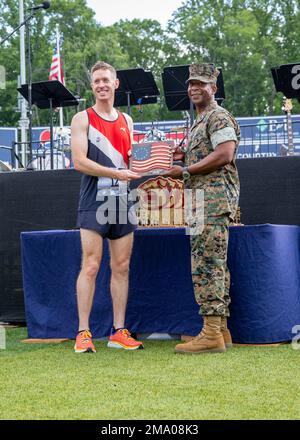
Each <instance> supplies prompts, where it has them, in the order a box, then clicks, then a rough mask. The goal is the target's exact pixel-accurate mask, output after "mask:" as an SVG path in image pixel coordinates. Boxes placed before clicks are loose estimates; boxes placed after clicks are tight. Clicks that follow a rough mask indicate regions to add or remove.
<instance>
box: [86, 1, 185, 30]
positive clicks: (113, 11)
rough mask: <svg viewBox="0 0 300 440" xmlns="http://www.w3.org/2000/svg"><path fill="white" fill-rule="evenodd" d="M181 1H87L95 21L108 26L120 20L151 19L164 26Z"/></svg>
mask: <svg viewBox="0 0 300 440" xmlns="http://www.w3.org/2000/svg"><path fill="white" fill-rule="evenodd" d="M182 2H183V0H87V4H88V6H89V7H90V8H92V9H94V11H95V12H96V18H97V21H100V22H101V24H102V25H103V26H109V25H111V24H113V23H115V22H116V21H119V20H121V19H124V20H125V19H128V20H132V19H133V18H140V19H143V18H152V19H154V20H157V21H159V22H160V23H161V24H162V25H165V24H166V23H167V21H168V20H169V19H170V18H171V16H172V12H174V11H175V10H176V9H177V8H178V7H179V6H181V4H182Z"/></svg>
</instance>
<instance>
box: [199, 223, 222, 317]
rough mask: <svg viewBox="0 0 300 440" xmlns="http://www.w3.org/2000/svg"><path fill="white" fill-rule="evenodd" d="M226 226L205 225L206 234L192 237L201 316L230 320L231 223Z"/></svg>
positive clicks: (204, 231)
mask: <svg viewBox="0 0 300 440" xmlns="http://www.w3.org/2000/svg"><path fill="white" fill-rule="evenodd" d="M224 223H225V224H208V225H205V226H204V229H203V232H202V234H200V235H194V236H193V235H192V236H191V237H190V241H191V259H192V279H193V285H194V294H195V299H196V301H197V303H198V304H199V305H200V311H199V313H200V314H201V315H217V316H229V309H228V306H229V304H230V296H229V287H230V274H229V270H228V267H227V248H228V224H229V219H228V222H227V221H224Z"/></svg>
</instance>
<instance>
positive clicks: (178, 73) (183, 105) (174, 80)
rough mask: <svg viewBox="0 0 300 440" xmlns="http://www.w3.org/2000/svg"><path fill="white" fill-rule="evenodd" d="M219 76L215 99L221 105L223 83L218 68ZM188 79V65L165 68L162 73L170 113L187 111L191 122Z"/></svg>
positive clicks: (192, 107) (192, 115)
mask: <svg viewBox="0 0 300 440" xmlns="http://www.w3.org/2000/svg"><path fill="white" fill-rule="evenodd" d="M218 70H219V71H220V74H219V76H218V79H217V87H218V90H217V93H216V95H215V99H216V101H217V102H218V104H220V105H221V104H222V102H223V100H224V99H225V90H224V81H223V73H222V69H221V68H218ZM188 77H189V65H183V66H170V67H165V68H164V70H163V73H162V81H163V88H164V95H165V101H166V105H167V107H168V109H169V110H170V111H178V110H188V111H189V112H190V117H191V121H192V122H193V120H194V109H195V106H194V105H193V103H192V102H191V101H190V99H189V97H188V93H187V89H188V83H187V82H186V81H187V79H188Z"/></svg>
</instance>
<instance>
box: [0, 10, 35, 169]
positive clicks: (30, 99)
mask: <svg viewBox="0 0 300 440" xmlns="http://www.w3.org/2000/svg"><path fill="white" fill-rule="evenodd" d="M37 11H38V9H36V10H33V11H32V12H31V14H30V15H28V17H26V18H25V20H24V21H23V22H22V23H20V24H19V26H18V27H16V28H15V29H14V30H13V31H12V32H11V33H10V34H9V35H7V36H6V37H5V38H4V40H2V41H1V42H0V46H2V44H4V43H5V42H6V41H7V40H8V39H9V38H10V37H11V36H12V35H13V34H14V33H15V32H17V31H18V30H19V29H20V28H21V27H22V26H25V29H26V31H27V32H26V33H27V65H28V114H29V115H28V116H29V117H28V119H29V137H28V140H29V141H28V143H29V161H31V160H32V69H31V45H30V20H31V19H32V17H34V16H35V13H36V12H37Z"/></svg>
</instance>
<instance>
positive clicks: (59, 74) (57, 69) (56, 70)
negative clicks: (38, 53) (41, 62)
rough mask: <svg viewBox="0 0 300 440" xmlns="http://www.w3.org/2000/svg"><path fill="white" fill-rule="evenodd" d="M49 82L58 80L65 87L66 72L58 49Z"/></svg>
mask: <svg viewBox="0 0 300 440" xmlns="http://www.w3.org/2000/svg"><path fill="white" fill-rule="evenodd" d="M49 80H50V81H53V80H57V81H60V82H61V83H63V84H64V85H65V78H64V72H63V69H62V63H61V58H60V56H59V55H58V51H57V48H55V49H54V53H53V57H52V63H51V67H50V74H49Z"/></svg>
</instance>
